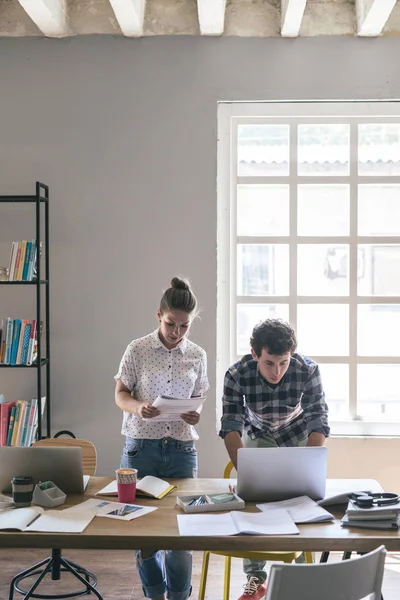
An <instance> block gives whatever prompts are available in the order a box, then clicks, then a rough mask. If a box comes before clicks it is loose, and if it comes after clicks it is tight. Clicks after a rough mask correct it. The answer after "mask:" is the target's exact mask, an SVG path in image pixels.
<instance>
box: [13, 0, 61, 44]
mask: <svg viewBox="0 0 400 600" xmlns="http://www.w3.org/2000/svg"><path fill="white" fill-rule="evenodd" d="M19 3H20V4H21V6H22V8H23V9H24V10H25V12H26V13H27V14H28V15H29V17H30V18H31V19H32V21H33V22H34V23H35V24H36V25H37V27H38V28H39V29H40V31H42V32H43V33H44V35H46V36H47V37H64V36H66V35H68V27H67V15H66V12H67V9H66V0H19Z"/></svg>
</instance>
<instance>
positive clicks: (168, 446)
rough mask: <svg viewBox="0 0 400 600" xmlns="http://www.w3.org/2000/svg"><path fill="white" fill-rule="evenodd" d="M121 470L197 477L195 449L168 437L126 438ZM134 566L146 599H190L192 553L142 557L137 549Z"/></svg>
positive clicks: (141, 474) (158, 552)
mask: <svg viewBox="0 0 400 600" xmlns="http://www.w3.org/2000/svg"><path fill="white" fill-rule="evenodd" d="M121 468H131V469H137V470H138V473H139V477H145V476H146V475H153V476H154V477H161V478H162V479H164V478H167V479H168V478H174V477H177V478H192V477H197V450H196V448H195V446H194V442H192V441H190V442H180V441H179V440H175V439H173V438H170V437H167V438H162V439H160V440H140V439H133V438H129V437H127V438H126V442H125V447H124V451H123V454H122V458H121ZM150 518H151V517H150ZM149 554H150V555H149ZM136 565H137V568H138V571H139V575H140V579H141V582H142V587H143V593H144V595H145V596H146V598H156V597H157V596H162V595H163V594H165V593H166V594H167V598H169V599H170V600H187V598H189V596H190V594H191V592H192V585H191V579H192V552H191V551H187V550H165V551H163V550H154V551H150V552H147V553H146V555H145V557H143V554H142V551H141V550H137V551H136Z"/></svg>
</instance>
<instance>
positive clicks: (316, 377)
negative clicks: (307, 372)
mask: <svg viewBox="0 0 400 600" xmlns="http://www.w3.org/2000/svg"><path fill="white" fill-rule="evenodd" d="M301 405H302V408H303V411H304V418H305V421H306V424H307V431H308V435H310V434H311V433H313V432H314V431H315V432H318V433H322V434H323V435H324V436H325V437H329V433H330V428H329V425H328V405H327V403H326V401H325V392H324V390H323V387H322V381H321V374H320V371H319V367H318V366H316V368H315V370H314V371H313V373H312V374H311V376H310V378H309V380H308V381H307V383H306V388H305V391H304V394H303V397H302V399H301Z"/></svg>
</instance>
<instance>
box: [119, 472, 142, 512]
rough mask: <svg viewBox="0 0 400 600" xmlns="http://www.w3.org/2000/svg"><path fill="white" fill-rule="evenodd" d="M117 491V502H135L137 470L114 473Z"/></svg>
mask: <svg viewBox="0 0 400 600" xmlns="http://www.w3.org/2000/svg"><path fill="white" fill-rule="evenodd" d="M115 475H116V479H117V489H118V502H123V503H128V504H129V503H132V502H135V500H136V481H137V469H117V470H116V471H115Z"/></svg>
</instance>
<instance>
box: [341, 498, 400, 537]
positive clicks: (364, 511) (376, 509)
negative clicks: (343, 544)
mask: <svg viewBox="0 0 400 600" xmlns="http://www.w3.org/2000/svg"><path fill="white" fill-rule="evenodd" d="M342 526H343V527H359V528H361V529H386V530H392V531H397V530H398V529H399V526H400V502H397V504H389V505H386V506H375V505H374V506H371V507H370V508H361V507H360V506H357V504H355V502H352V501H351V500H349V504H348V506H347V510H346V514H345V515H344V517H343V519H342Z"/></svg>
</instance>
